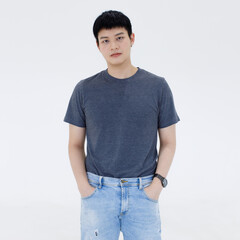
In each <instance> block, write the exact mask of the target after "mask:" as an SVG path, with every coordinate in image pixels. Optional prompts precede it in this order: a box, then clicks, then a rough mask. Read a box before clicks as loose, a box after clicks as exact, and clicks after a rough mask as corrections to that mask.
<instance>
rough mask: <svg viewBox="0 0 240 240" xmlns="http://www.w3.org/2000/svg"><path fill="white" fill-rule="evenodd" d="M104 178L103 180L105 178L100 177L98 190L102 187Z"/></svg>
mask: <svg viewBox="0 0 240 240" xmlns="http://www.w3.org/2000/svg"><path fill="white" fill-rule="evenodd" d="M102 178H103V176H99V186H98V188H101V187H102Z"/></svg>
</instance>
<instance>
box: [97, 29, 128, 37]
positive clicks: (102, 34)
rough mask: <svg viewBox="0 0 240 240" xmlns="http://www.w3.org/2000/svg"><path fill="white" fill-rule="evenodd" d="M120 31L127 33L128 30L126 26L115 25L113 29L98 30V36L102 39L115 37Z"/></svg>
mask: <svg viewBox="0 0 240 240" xmlns="http://www.w3.org/2000/svg"><path fill="white" fill-rule="evenodd" d="M119 33H124V34H125V33H127V30H126V29H125V28H124V27H114V28H112V29H106V28H103V29H101V30H100V31H99V32H98V38H99V39H101V38H103V37H114V36H115V35H116V34H119Z"/></svg>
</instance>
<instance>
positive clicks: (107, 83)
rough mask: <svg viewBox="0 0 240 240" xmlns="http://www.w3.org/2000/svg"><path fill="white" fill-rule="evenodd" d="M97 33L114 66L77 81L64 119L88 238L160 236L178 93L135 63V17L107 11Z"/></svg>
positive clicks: (95, 27)
mask: <svg viewBox="0 0 240 240" xmlns="http://www.w3.org/2000/svg"><path fill="white" fill-rule="evenodd" d="M93 33H94V36H95V38H96V44H97V47H98V49H99V51H100V52H101V54H102V55H103V57H104V59H105V60H106V63H107V66H108V68H107V69H105V70H103V71H101V72H99V73H97V74H95V75H93V76H90V77H88V78H86V79H83V80H81V81H79V82H78V83H77V84H76V86H75V88H74V90H73V93H72V96H71V98H70V101H69V105H68V109H67V112H66V115H65V117H64V121H65V122H68V123H69V146H68V147H69V158H70V162H71V167H72V170H73V173H74V176H75V178H76V182H77V185H78V189H79V192H80V194H81V239H82V240H88V239H98V238H99V239H104V240H117V239H118V237H119V234H120V231H122V233H123V236H124V239H125V240H148V239H149V240H160V239H161V221H160V212H159V204H158V203H159V201H158V199H159V195H160V193H161V191H162V189H163V187H165V186H166V184H167V180H166V176H167V173H168V171H169V168H170V165H171V162H172V160H173V156H174V153H175V148H176V134H175V124H176V123H177V122H178V121H180V118H179V116H178V114H177V112H176V110H175V106H174V100H173V95H172V92H171V89H170V87H169V85H168V83H167V82H166V80H165V79H164V78H163V77H160V76H157V75H155V74H153V73H150V72H148V71H147V70H144V69H143V68H140V67H135V66H133V65H132V63H131V58H130V52H131V47H132V46H133V44H134V40H135V35H134V33H132V27H131V23H130V20H129V18H128V17H127V16H125V15H124V14H123V13H121V12H118V11H112V10H110V11H105V12H103V13H102V14H101V15H100V16H99V17H98V18H97V19H96V20H95V22H94V25H93ZM157 133H159V138H160V151H159V154H157V149H156V143H157ZM85 134H86V136H87V156H85V153H84V141H85ZM156 160H157V161H156ZM155 174H156V175H155Z"/></svg>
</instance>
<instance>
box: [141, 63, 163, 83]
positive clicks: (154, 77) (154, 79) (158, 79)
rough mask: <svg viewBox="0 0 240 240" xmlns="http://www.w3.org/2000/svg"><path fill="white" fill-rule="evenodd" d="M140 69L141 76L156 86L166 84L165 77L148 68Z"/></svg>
mask: <svg viewBox="0 0 240 240" xmlns="http://www.w3.org/2000/svg"><path fill="white" fill-rule="evenodd" d="M141 70H142V75H143V77H144V78H145V79H146V80H147V81H148V82H151V83H153V84H154V85H155V86H156V87H157V86H158V87H163V86H164V85H166V84H167V81H166V79H165V77H163V76H160V75H158V74H156V73H153V72H150V71H148V70H145V69H143V68H142V69H141Z"/></svg>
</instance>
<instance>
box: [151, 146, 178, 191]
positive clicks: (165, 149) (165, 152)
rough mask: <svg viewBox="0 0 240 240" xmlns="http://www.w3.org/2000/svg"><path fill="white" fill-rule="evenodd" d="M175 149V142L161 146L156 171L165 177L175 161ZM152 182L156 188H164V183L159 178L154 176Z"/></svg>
mask: <svg viewBox="0 0 240 240" xmlns="http://www.w3.org/2000/svg"><path fill="white" fill-rule="evenodd" d="M175 149H176V144H174V143H167V144H164V145H163V146H161V147H160V150H159V157H158V163H157V168H156V171H155V173H158V174H160V175H161V176H163V177H165V178H166V177H167V174H168V172H169V169H170V166H171V164H172V161H173V157H174V154H175ZM152 183H153V185H154V186H155V187H156V188H158V189H162V184H161V182H160V180H159V179H158V178H153V182H152Z"/></svg>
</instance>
